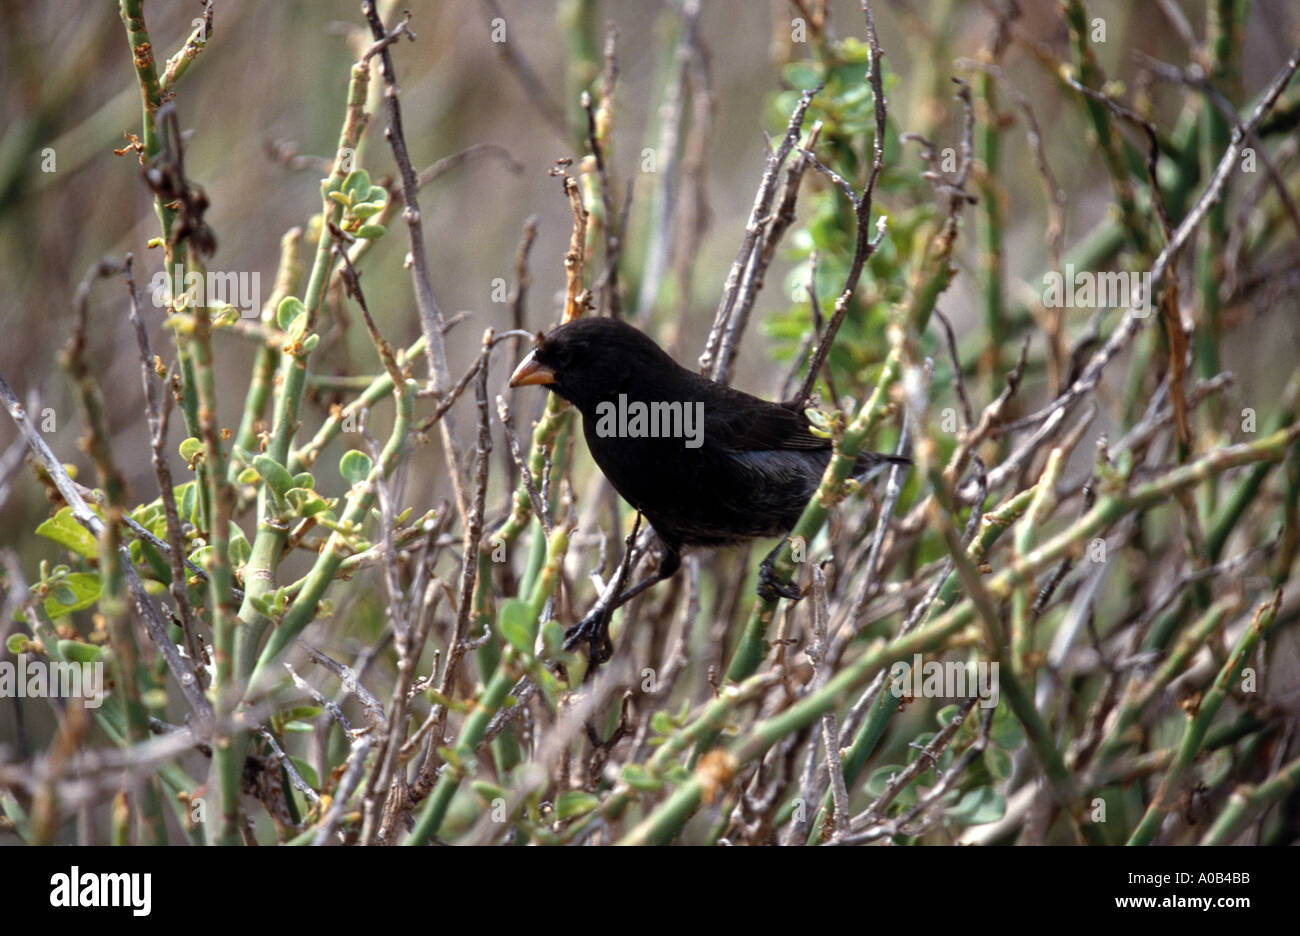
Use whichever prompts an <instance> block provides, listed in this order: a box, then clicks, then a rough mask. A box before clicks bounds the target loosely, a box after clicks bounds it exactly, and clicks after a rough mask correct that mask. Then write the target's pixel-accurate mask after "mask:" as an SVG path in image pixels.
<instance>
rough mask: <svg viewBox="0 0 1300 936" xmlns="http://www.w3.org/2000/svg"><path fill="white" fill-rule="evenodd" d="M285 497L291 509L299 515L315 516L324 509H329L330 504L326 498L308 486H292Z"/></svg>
mask: <svg viewBox="0 0 1300 936" xmlns="http://www.w3.org/2000/svg"><path fill="white" fill-rule="evenodd" d="M284 499H285V502H286V503H287V504H288V505H289V509H290V510H292V511H293V512H294V514H295V515H297V516H299V517H314V516H315V515H316V514H318V513H320V512H321V511H322V510H328V509H329V506H330V505H329V502H328V501H327V500H325V498H323V497H321V496H320V495H319V494H317V493H316V492H315V491H309V490H307V489H306V488H299V487H296V488H290V489H289V491H288V493H286V494H285V496H284Z"/></svg>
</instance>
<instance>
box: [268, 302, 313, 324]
mask: <svg viewBox="0 0 1300 936" xmlns="http://www.w3.org/2000/svg"><path fill="white" fill-rule="evenodd" d="M306 314H307V307H306V306H305V305H303V304H302V300H301V299H299V298H298V297H297V296H285V297H284V298H283V299H281V300H280V305H279V307H278V308H277V309H276V310H275V322H276V324H277V325H279V326H280V328H281V329H282V330H283V331H288V330H289V327H290V326H291V325H293V323H294V322H295V321H297V320H298V317H299V316H300V315H306Z"/></svg>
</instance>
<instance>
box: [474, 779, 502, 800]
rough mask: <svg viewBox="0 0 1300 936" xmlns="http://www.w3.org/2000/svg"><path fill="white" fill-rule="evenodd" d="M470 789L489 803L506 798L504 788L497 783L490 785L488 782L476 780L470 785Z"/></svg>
mask: <svg viewBox="0 0 1300 936" xmlns="http://www.w3.org/2000/svg"><path fill="white" fill-rule="evenodd" d="M470 788H471V789H473V791H474V792H475V793H477V794H478V795H479V796H481V797H483V799H484V801H485V802H487V803H491V802H492V801H493V800H495V799H501V800H503V799H505V798H506V791H505V788H504V787H500V786H497V785H496V784H495V783H488V782H487V781H486V780H475V781H474V782H473V783H471V784H470Z"/></svg>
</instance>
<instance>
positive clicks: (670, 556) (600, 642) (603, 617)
mask: <svg viewBox="0 0 1300 936" xmlns="http://www.w3.org/2000/svg"><path fill="white" fill-rule="evenodd" d="M660 544H661V545H662V547H663V555H662V557H661V558H660V560H659V568H658V569H656V570H655V571H654V572H652V573H651V574H650V575H647V576H646V577H645V578H644V579H642V580H641V581H639V582H637V583H636V584H635V585H633V586H632V587H631V588H628V589H626V590H625V591H623V592H620V593H619V594H618V596H617V597H614V593H615V591H616V589H617V586H618V585H619V584H621V581H622V579H623V577H624V576H623V575H620V576H619V579H618V580H617V581H615V583H614V585H615V588H609V589H607V590H606V591H605V593H604V594H603V595H601V596H600V598H599V599H597V601H596V604H595V605H594V606H593V607H592V609H591V610H590V611H588V612H587V616H586V617H584V618H583V619H582V620H581V621H579V622H578V623H577V624H575V625H573V626H572V627H570V628H569V629H568V630H566V631H565V632H564V649H565V650H573V649H574V648H576V647H577V646H578V645H579V644H581V643H583V642H584V641H585V642H586V644H587V656H588V658H589V659H590V661H591V665H592V667H593V668H594V667H596V666H599V665H600V664H601V663H604V662H605V661H606V660H608V659H609V658H610V657H611V656H613V654H614V645H613V643H612V642H611V641H610V639H609V622H610V619H611V618H612V617H613V616H614V612H615V611H616V610H618V609H619V608H620V607H622V606H623V605H625V604H627V603H628V602H629V601H631V600H632V599H633V598H635V597H636V596H637V595H639V594H641V593H642V592H644V591H645V590H646V589H648V588H650V587H651V586H652V585H655V584H656V583H658V582H662V581H663V580H664V579H666V578H672V576H673V575H674V574H675V573H676V572H677V570H678V569H679V568H681V565H682V557H681V553H680V551H679V550H678V549H677V547H675V546H671V545H669V544H667V543H664V542H663V541H662V540H660Z"/></svg>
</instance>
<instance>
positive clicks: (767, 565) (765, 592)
mask: <svg viewBox="0 0 1300 936" xmlns="http://www.w3.org/2000/svg"><path fill="white" fill-rule="evenodd" d="M775 563H776V551H775V550H774V551H773V552H772V554H771V555H769V556H768V557H767V558H766V559H764V560H763V561H762V563H761V564H760V565H759V567H758V597H760V598H762V599H763V600H764V601H769V602H775V601H776V600H777V598H788V599H789V600H791V601H798V600H799V599H800V598H802V597H803V592H802V591H800V590H799V588H797V587H796V586H795V585H792V584H787V583H786V582H783V581H781V580H780V579H779V578H777V577H776V570H775V569H774V568H773V566H774V565H775Z"/></svg>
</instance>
